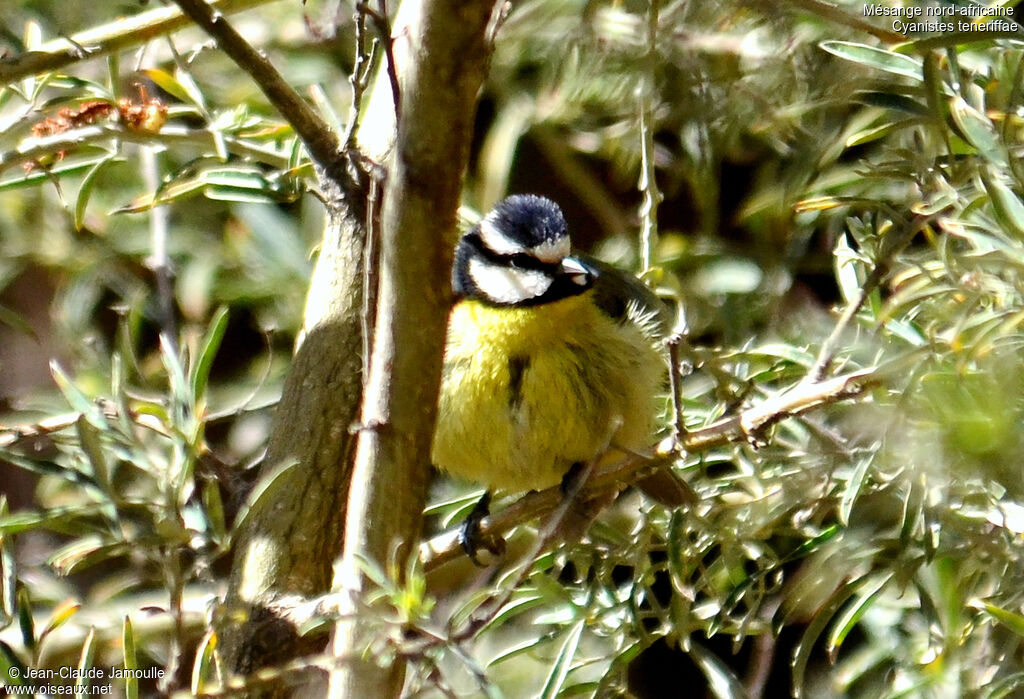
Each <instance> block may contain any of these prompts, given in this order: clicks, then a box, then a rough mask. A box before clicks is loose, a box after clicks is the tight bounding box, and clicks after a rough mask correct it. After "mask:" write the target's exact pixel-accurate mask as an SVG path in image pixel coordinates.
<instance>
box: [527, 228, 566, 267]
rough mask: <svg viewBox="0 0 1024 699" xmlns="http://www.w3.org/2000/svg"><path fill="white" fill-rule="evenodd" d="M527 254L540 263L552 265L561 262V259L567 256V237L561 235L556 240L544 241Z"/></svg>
mask: <svg viewBox="0 0 1024 699" xmlns="http://www.w3.org/2000/svg"><path fill="white" fill-rule="evenodd" d="M529 253H530V254H531V255H533V256H534V257H536V258H537V259H538V260H540V261H541V262H547V263H549V264H554V263H555V262H561V261H562V258H564V257H565V256H566V255H568V254H569V236H567V235H563V236H561V237H560V238H557V239H556V240H545V241H544V242H543V243H541V244H540V245H534V246H533V247H532V248H530V249H529Z"/></svg>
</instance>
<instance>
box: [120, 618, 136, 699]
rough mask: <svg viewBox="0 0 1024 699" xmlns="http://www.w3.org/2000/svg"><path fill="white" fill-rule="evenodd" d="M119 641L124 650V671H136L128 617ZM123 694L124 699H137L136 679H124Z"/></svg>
mask: <svg viewBox="0 0 1024 699" xmlns="http://www.w3.org/2000/svg"><path fill="white" fill-rule="evenodd" d="M121 639H122V642H123V648H124V669H125V670H137V669H138V667H139V665H138V659H137V658H136V656H135V632H134V631H133V630H132V620H131V619H130V618H129V617H128V616H125V618H124V629H123V631H122V634H121ZM129 674H131V673H129ZM124 694H125V697H126V699H139V680H138V679H137V678H135V677H127V678H126V679H125V681H124Z"/></svg>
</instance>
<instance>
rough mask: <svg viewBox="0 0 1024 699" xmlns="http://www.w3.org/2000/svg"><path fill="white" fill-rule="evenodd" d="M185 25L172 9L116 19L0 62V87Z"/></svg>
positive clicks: (245, 5) (251, 2)
mask: <svg viewBox="0 0 1024 699" xmlns="http://www.w3.org/2000/svg"><path fill="white" fill-rule="evenodd" d="M271 2H277V0H213V2H212V3H211V4H212V6H213V7H214V8H215V9H216V10H217V11H218V12H222V13H224V14H234V13H236V12H241V11H242V10H248V9H250V8H253V7H258V6H260V5H268V4H270V3H271ZM189 24H190V20H189V19H188V17H186V16H185V15H184V14H183V13H182V12H181V10H179V9H178V8H176V7H160V8H157V9H154V10H150V11H148V12H143V13H142V14H138V15H135V16H134V17H119V18H117V19H116V20H114V21H113V22H108V23H106V24H102V25H100V26H98V27H93V28H91V29H86V30H85V31H82V32H79V33H77V34H74V35H72V36H70V37H61V38H59V39H54V40H52V41H47V42H46V43H44V44H42V45H40V46H38V47H36V48H33V49H32V50H31V51H28V52H26V53H23V54H21V55H19V56H14V57H12V58H5V59H3V60H0V86H3V85H7V84H9V83H12V82H14V81H16V80H21V79H23V78H27V77H30V76H32V75H38V74H39V73H45V72H47V71H52V70H60V69H61V68H64V67H66V66H69V65H71V64H72V63H78V62H79V61H82V60H88V59H93V58H100V57H102V56H107V55H110V54H112V53H114V52H116V51H121V50H123V49H127V48H131V47H133V46H137V45H139V44H142V43H145V42H147V41H149V40H150V39H154V38H156V37H158V36H162V35H164V34H168V33H170V32H173V31H176V30H178V29H182V28H183V27H187V26H188V25H189Z"/></svg>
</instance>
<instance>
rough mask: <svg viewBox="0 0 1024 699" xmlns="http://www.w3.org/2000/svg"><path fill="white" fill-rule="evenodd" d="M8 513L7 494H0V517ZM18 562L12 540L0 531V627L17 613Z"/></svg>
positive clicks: (5, 625) (5, 626)
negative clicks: (0, 615)
mask: <svg viewBox="0 0 1024 699" xmlns="http://www.w3.org/2000/svg"><path fill="white" fill-rule="evenodd" d="M7 515H8V506H7V496H6V495H0V519H2V518H3V517H6V516H7ZM17 590H18V564H17V561H16V559H15V558H14V540H13V539H12V538H11V537H10V536H8V535H6V534H5V533H3V532H0V614H2V615H3V616H2V617H0V628H7V626H9V625H10V623H11V622H12V621H13V620H14V616H15V614H17V609H18V601H17V597H16V595H17Z"/></svg>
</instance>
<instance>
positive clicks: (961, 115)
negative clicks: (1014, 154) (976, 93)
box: [949, 95, 1006, 165]
mask: <svg viewBox="0 0 1024 699" xmlns="http://www.w3.org/2000/svg"><path fill="white" fill-rule="evenodd" d="M949 112H950V114H951V115H952V117H953V121H954V123H956V125H957V127H958V128H959V129H960V133H961V134H962V135H963V137H964V140H966V141H967V142H968V143H970V144H971V145H972V146H974V147H975V148H976V149H977V150H978V153H980V154H981V155H982V156H983V157H984V158H985V159H986V160H987V161H989V162H990V163H994V164H997V165H1006V151H1005V149H1004V148H1003V146H1002V144H1001V143H1000V142H999V136H998V134H997V133H996V127H995V126H994V125H993V124H992V121H991V120H990V119H989V118H988V117H987V116H985V115H984V114H982V113H981V112H979V111H978V110H977V109H975V108H974V107H972V106H971V105H969V104H967V102H966V100H964V98H963V97H960V96H959V95H957V96H956V97H954V98H953V99H952V100H950V102H949Z"/></svg>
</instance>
